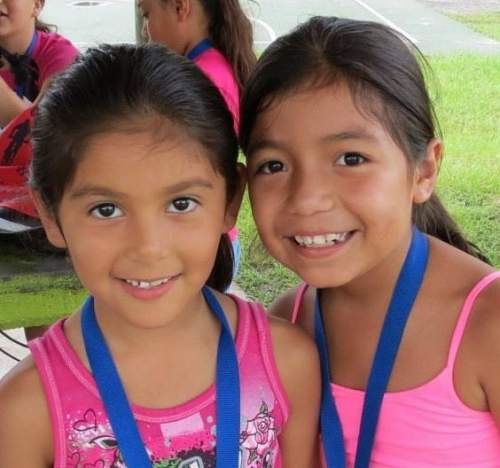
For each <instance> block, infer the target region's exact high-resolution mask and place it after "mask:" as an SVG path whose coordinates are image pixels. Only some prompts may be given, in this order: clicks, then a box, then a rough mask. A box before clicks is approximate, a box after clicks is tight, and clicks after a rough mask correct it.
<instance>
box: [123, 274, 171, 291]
mask: <svg viewBox="0 0 500 468" xmlns="http://www.w3.org/2000/svg"><path fill="white" fill-rule="evenodd" d="M172 278H173V276H170V277H166V278H160V279H157V280H153V281H145V280H134V279H123V280H122V281H124V282H125V283H127V284H129V285H130V286H133V287H134V288H139V289H153V288H157V287H158V286H162V285H163V284H166V283H168V282H169V281H170V280H171V279H172Z"/></svg>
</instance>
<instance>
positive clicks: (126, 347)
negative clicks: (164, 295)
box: [95, 292, 219, 356]
mask: <svg viewBox="0 0 500 468" xmlns="http://www.w3.org/2000/svg"><path fill="white" fill-rule="evenodd" d="M95 312H96V317H97V321H98V323H99V326H100V328H101V330H102V332H103V334H104V336H105V337H106V341H107V342H108V345H109V346H110V348H111V349H112V350H113V354H115V353H116V356H118V355H120V354H122V353H126V354H129V353H135V352H140V353H145V352H146V351H147V350H154V351H155V352H171V350H172V349H182V347H183V345H184V343H186V342H192V341H193V340H197V339H199V338H200V339H203V337H206V336H207V335H209V334H210V332H211V331H213V332H214V333H216V334H217V333H218V330H219V328H218V327H219V324H218V321H217V319H216V318H215V317H214V315H213V314H212V313H211V311H210V308H209V307H208V305H207V304H206V303H205V300H204V298H203V296H202V294H201V292H200V293H199V294H198V295H196V296H195V297H193V298H192V300H190V301H189V302H188V303H185V304H183V305H182V306H181V307H179V309H178V310H165V316H166V317H168V318H166V319H165V320H163V324H162V325H161V326H151V327H144V326H143V327H139V326H136V325H135V324H133V323H130V322H127V321H125V320H124V319H123V318H122V317H117V316H116V314H113V312H112V311H106V310H103V308H102V307H99V304H98V302H97V301H96V304H95Z"/></svg>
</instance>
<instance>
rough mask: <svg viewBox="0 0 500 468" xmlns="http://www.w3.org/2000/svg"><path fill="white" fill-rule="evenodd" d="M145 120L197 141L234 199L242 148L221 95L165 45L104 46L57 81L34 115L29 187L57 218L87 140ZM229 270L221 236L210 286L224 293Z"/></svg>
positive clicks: (229, 253) (226, 240)
mask: <svg viewBox="0 0 500 468" xmlns="http://www.w3.org/2000/svg"><path fill="white" fill-rule="evenodd" d="M148 117H155V118H159V119H160V121H162V122H164V123H163V125H171V124H172V123H173V124H174V125H176V126H180V127H181V128H183V129H185V131H186V132H187V134H188V135H189V136H190V137H191V138H193V139H194V140H196V141H197V142H199V143H200V144H201V145H202V146H203V147H204V148H205V149H206V153H207V155H208V157H209V158H210V162H211V164H212V166H213V167H214V169H215V170H216V171H217V172H218V173H220V174H221V175H222V176H223V177H224V179H225V182H226V194H227V196H226V199H227V200H228V201H229V200H231V199H232V198H233V196H234V194H235V192H236V189H237V184H238V174H237V157H238V143H237V138H236V134H235V132H234V129H233V121H232V116H231V114H230V113H229V111H228V110H227V108H226V105H225V103H224V100H223V98H222V96H221V95H220V93H219V92H218V91H217V88H215V87H214V85H213V84H212V83H211V82H210V80H209V79H208V78H206V77H205V75H204V74H203V73H202V72H201V71H200V70H199V69H198V67H197V66H196V65H194V64H193V63H192V62H191V61H189V60H188V59H186V58H185V57H182V56H179V55H177V54H175V53H173V52H169V51H168V50H167V49H166V48H164V47H162V46H159V45H152V44H150V45H144V46H139V47H136V46H132V45H116V46H110V45H103V46H100V47H98V48H94V49H89V50H88V51H87V52H86V53H85V54H84V55H82V56H80V57H79V58H78V59H77V61H76V62H75V64H73V65H72V66H71V67H69V68H68V69H67V70H65V71H64V72H62V73H61V74H60V75H58V76H57V77H56V78H55V79H54V81H53V82H52V83H51V84H50V86H49V87H48V89H47V91H46V93H44V96H43V97H42V99H41V101H40V104H39V105H38V109H37V112H36V115H35V127H34V129H33V146H34V151H33V161H32V166H31V185H32V187H33V188H34V189H35V190H36V191H37V192H38V193H39V194H40V196H41V198H42V200H43V203H44V204H45V205H46V206H47V208H48V209H49V210H50V211H51V212H52V213H53V215H54V216H56V219H57V210H58V206H59V203H60V201H61V198H62V197H63V194H64V191H65V189H66V187H67V186H68V184H69V183H70V182H71V180H72V178H73V177H74V175H75V172H76V169H77V167H78V164H79V161H80V160H81V158H82V157H83V153H84V150H85V147H86V145H87V144H88V142H89V140H90V139H91V138H92V137H93V136H95V135H96V134H99V133H102V132H106V131H107V130H108V129H113V128H120V123H124V122H125V123H127V122H129V123H132V124H133V125H137V128H138V129H141V130H142V129H144V130H147V128H148V127H146V126H145V125H146V124H144V122H145V121H148V122H149V121H150V119H148ZM123 157H124V159H126V157H127V156H126V154H124V155H123ZM232 265H233V263H232V250H231V245H230V241H229V238H228V236H227V235H226V234H224V235H223V236H222V237H221V241H220V244H219V249H218V253H217V258H216V261H215V265H214V267H213V270H212V272H211V274H210V277H209V279H208V281H207V284H208V285H209V286H211V287H213V288H215V289H217V290H219V291H224V290H226V288H227V287H228V286H229V284H230V282H231V278H232Z"/></svg>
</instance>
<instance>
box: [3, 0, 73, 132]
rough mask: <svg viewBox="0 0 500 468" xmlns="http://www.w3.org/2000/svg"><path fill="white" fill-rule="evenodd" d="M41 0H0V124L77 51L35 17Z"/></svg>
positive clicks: (28, 102)
mask: <svg viewBox="0 0 500 468" xmlns="http://www.w3.org/2000/svg"><path fill="white" fill-rule="evenodd" d="M44 3H45V1H44V0H0V127H3V126H5V125H7V123H8V122H9V121H10V120H12V119H13V118H14V117H15V116H16V115H18V114H20V113H21V112H23V111H24V109H26V108H27V107H29V106H30V105H31V103H32V102H33V101H34V100H35V99H36V97H37V96H38V94H39V93H40V90H41V89H42V87H43V86H44V84H45V83H46V82H47V80H48V79H49V78H50V77H51V76H52V75H54V74H55V73H57V72H60V71H61V70H63V69H65V68H66V67H67V66H68V65H70V64H71V63H72V62H73V61H74V59H75V57H76V56H77V54H78V50H77V49H76V48H75V46H74V45H73V44H72V43H71V42H70V41H69V40H68V39H66V38H65V37H63V36H61V35H59V34H57V33H55V32H52V31H51V27H50V26H49V25H47V24H45V23H43V22H42V21H40V20H39V19H38V16H39V14H40V12H41V10H42V8H43V6H44Z"/></svg>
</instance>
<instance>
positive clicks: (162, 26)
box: [139, 0, 256, 275]
mask: <svg viewBox="0 0 500 468" xmlns="http://www.w3.org/2000/svg"><path fill="white" fill-rule="evenodd" d="M139 8H140V9H141V11H142V14H143V18H144V35H145V37H148V38H149V40H150V41H152V42H156V43H159V44H163V45H166V46H167V47H169V48H170V49H172V50H174V51H175V52H177V53H179V54H181V55H184V56H186V57H188V58H189V59H190V60H192V61H194V63H196V65H198V66H199V67H200V68H201V69H202V70H203V72H204V73H205V74H206V75H207V76H208V78H210V80H211V81H212V82H213V84H214V85H215V86H216V87H217V89H218V90H219V91H220V92H221V94H222V96H223V97H224V100H225V101H226V104H227V106H228V108H229V110H230V111H231V114H232V115H233V119H234V128H235V130H236V131H237V132H238V129H239V115H240V92H241V90H242V89H243V87H244V86H245V83H246V82H247V79H248V76H249V75H250V72H251V71H252V69H253V67H254V65H255V61H256V57H255V53H254V51H253V29H252V24H251V23H250V21H249V20H248V18H247V17H246V16H245V13H244V12H243V10H242V9H241V5H240V4H239V1H238V0H139ZM229 237H230V239H231V241H232V243H233V252H234V256H235V275H236V273H237V270H238V267H239V263H240V256H241V248H240V243H239V240H238V229H237V228H236V227H234V228H233V229H231V231H229Z"/></svg>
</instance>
